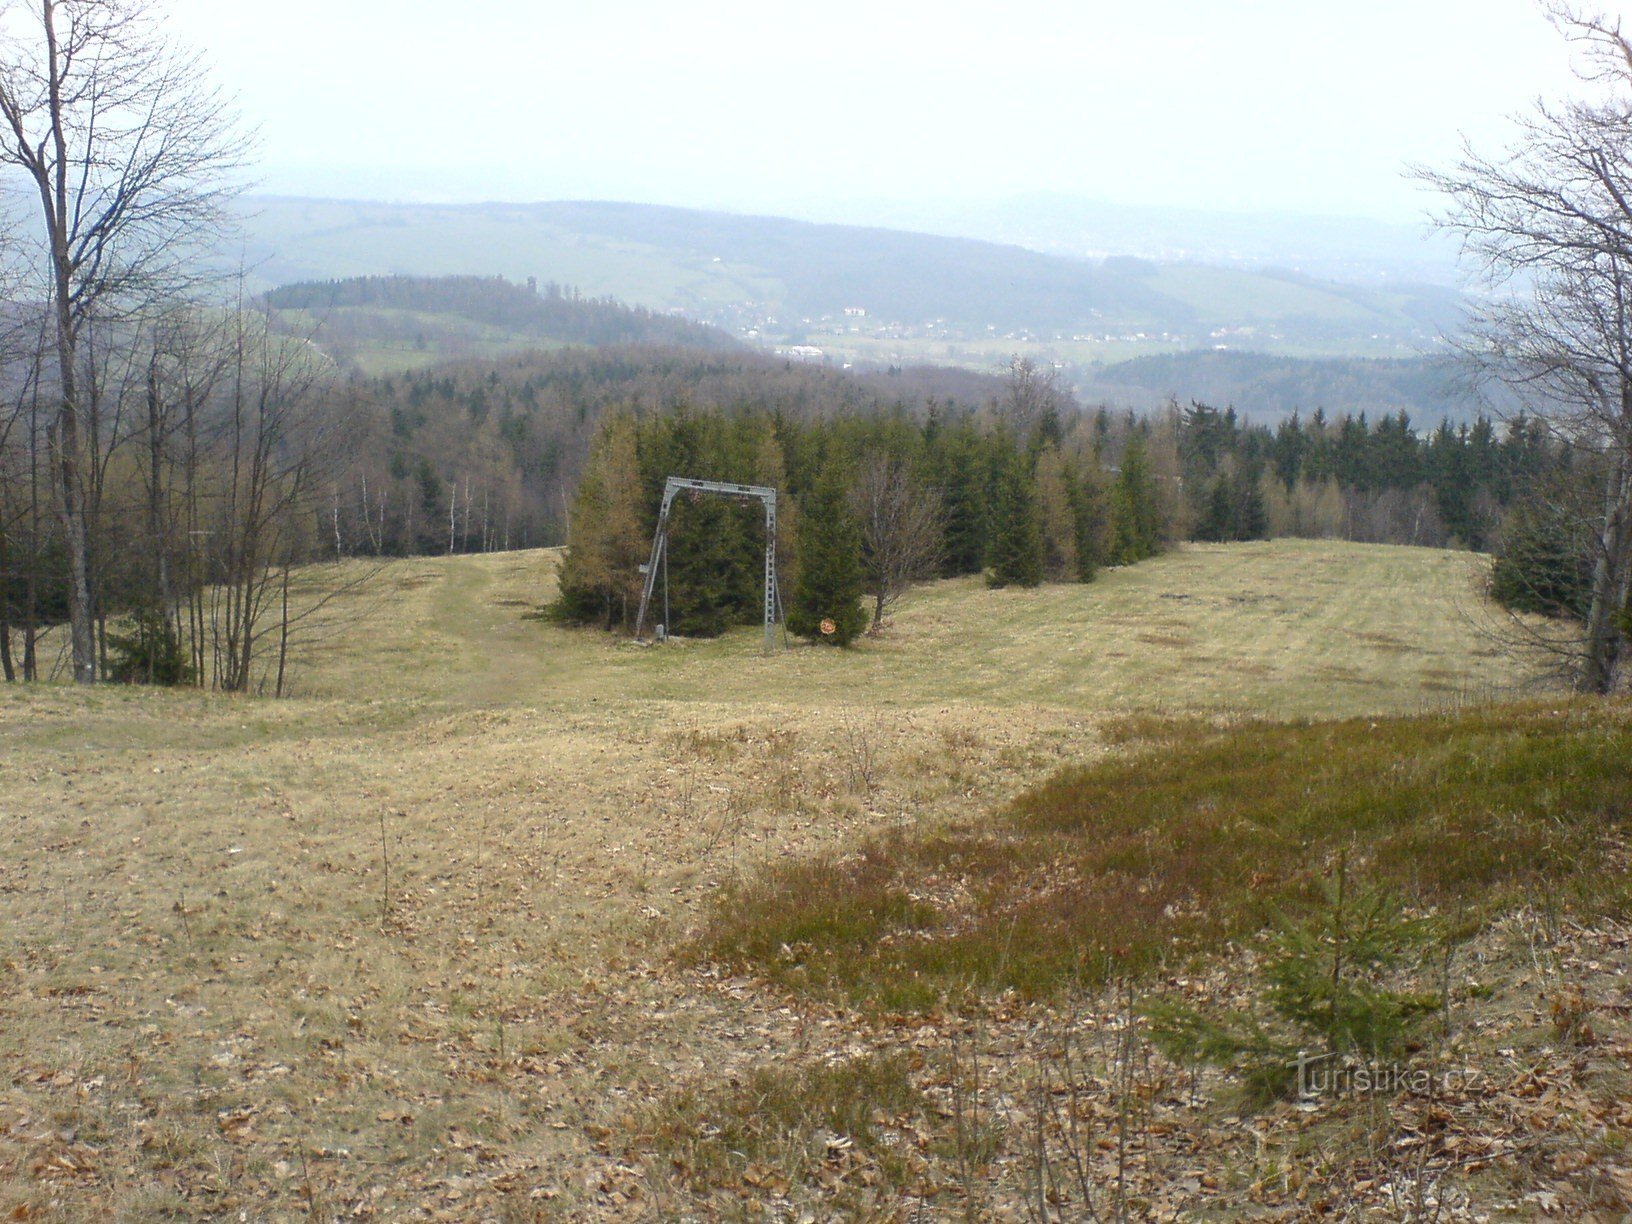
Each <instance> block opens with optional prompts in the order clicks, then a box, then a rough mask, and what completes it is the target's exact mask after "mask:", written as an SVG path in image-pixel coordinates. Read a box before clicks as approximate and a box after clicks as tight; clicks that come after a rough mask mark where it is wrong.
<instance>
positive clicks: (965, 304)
mask: <svg viewBox="0 0 1632 1224" xmlns="http://www.w3.org/2000/svg"><path fill="white" fill-rule="evenodd" d="M251 204H252V209H253V211H252V213H251V215H250V216H249V217H248V218H247V219H246V227H247V230H248V233H249V237H250V251H249V254H250V259H251V262H252V264H254V265H255V266H256V267H257V270H258V273H259V275H260V276H262V277H263V278H265V279H266V280H267V281H268V282H270V283H272V284H283V283H287V282H290V281H307V280H325V279H334V278H340V277H352V276H361V275H382V274H391V273H398V274H411V275H419V276H431V275H445V274H477V275H481V276H493V275H504V276H508V277H510V278H512V279H518V280H524V279H525V278H527V277H537V278H539V279H540V280H541V281H543V280H552V281H557V282H561V283H570V284H575V285H580V286H582V287H583V290H584V292H585V293H586V294H589V295H591V296H594V297H604V296H611V297H616V298H618V299H620V300H622V301H626V302H630V303H635V304H638V305H641V306H645V307H648V308H650V309H652V310H656V311H669V310H681V311H684V312H685V313H686V314H687V315H688V316H690V317H692V318H694V319H699V320H704V321H707V322H711V323H715V324H719V325H721V326H723V327H726V328H727V329H729V330H732V331H734V332H736V333H737V334H739V335H741V336H744V337H746V338H750V339H754V340H757V341H760V342H763V343H771V344H774V343H777V342H793V343H807V344H810V345H813V346H822V345H831V346H833V347H835V349H836V351H840V352H846V353H847V352H849V351H851V350H850V349H846V347H845V345H846V344H847V343H848V342H849V338H851V337H855V338H857V341H858V345H857V346H852V348H853V350H854V351H855V352H857V353H862V352H863V351H864V350H863V349H862V348H861V347H859V342H861V341H872V340H883V341H886V342H887V343H889V344H890V345H891V346H892V347H891V350H890V353H889V354H888V355H887V356H885V357H882V358H880V357H878V356H877V355H876V354H871V353H869V354H867V355H866V356H867V359H870V360H887V361H896V362H898V361H913V360H920V361H921V360H947V359H954V358H955V359H961V360H963V361H964V362H965V363H966V364H979V363H980V362H981V361H984V360H986V359H987V357H989V355H990V352H992V351H997V350H1001V349H1002V348H1003V347H1005V346H1012V345H1016V344H1018V343H1020V342H1024V341H1036V342H1042V343H1048V344H1056V345H1061V346H1064V347H1063V348H1062V351H1061V353H1060V355H1061V357H1062V359H1065V360H1070V361H1084V360H1092V359H1094V355H1095V354H1096V353H1097V352H1099V351H1100V349H1101V348H1103V347H1104V346H1106V345H1111V346H1122V347H1121V348H1120V349H1118V350H1117V352H1118V355H1119V356H1127V355H1130V352H1132V353H1137V352H1139V351H1141V347H1142V346H1143V347H1150V346H1161V347H1164V348H1169V349H1171V348H1189V347H1211V346H1212V345H1213V344H1215V343H1220V342H1227V343H1230V344H1231V345H1232V347H1245V348H1255V349H1266V350H1280V351H1289V352H1316V353H1331V354H1362V353H1363V354H1371V355H1388V354H1400V355H1405V354H1410V353H1414V352H1419V351H1421V350H1422V349H1423V348H1424V347H1425V346H1426V345H1427V344H1428V343H1429V342H1430V341H1431V340H1432V339H1433V337H1434V336H1435V335H1436V334H1437V333H1438V332H1439V331H1440V330H1441V329H1442V328H1446V327H1453V326H1455V324H1456V322H1457V320H1458V318H1459V314H1460V299H1459V297H1458V296H1457V294H1456V293H1455V292H1454V291H1451V290H1448V289H1446V288H1443V287H1440V286H1434V285H1395V286H1389V287H1387V288H1363V287H1358V286H1354V285H1346V284H1340V283H1336V282H1329V281H1321V280H1315V279H1312V278H1309V277H1306V276H1302V275H1299V274H1297V273H1293V272H1273V271H1265V270H1250V269H1243V268H1222V267H1210V266H1204V265H1200V264H1190V263H1152V262H1148V261H1144V260H1139V259H1130V258H1122V259H1107V260H1085V259H1077V258H1067V257H1063V256H1059V255H1048V254H1042V253H1039V252H1037V251H1032V250H1026V249H1024V248H1022V247H1018V246H1010V245H1003V244H1000V243H994V242H983V241H976V240H973V239H968V238H955V237H942V236H934V235H928V234H917V233H909V232H905V231H900V230H890V229H879V228H862V227H856V226H844V225H818V224H812V223H808V222H802V221H791V220H787V219H784V218H777V217H755V216H740V215H736V214H731V213H723V212H707V211H701V210H695V209H682V208H665V207H658V206H653V205H641V204H620V203H602V202H556V203H544V204H528V205H516V204H490V205H469V206H441V205H392V204H366V203H347V202H340V201H322V200H300V199H283V198H275V199H258V200H254V201H252V202H251ZM847 312H849V313H848V314H847ZM976 342H979V343H981V344H984V345H985V348H983V349H980V350H979V351H978V352H976V351H973V350H970V349H969V346H970V345H971V344H974V343H976ZM960 346H962V347H961V348H960ZM1073 346H1074V347H1073ZM1129 346H1131V348H1130V347H1129ZM948 350H951V351H950V352H949V351H948Z"/></svg>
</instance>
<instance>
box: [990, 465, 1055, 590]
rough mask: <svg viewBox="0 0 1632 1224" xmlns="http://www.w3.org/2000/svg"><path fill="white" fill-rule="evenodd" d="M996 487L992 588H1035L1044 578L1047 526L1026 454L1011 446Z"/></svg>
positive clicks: (994, 498) (994, 489) (993, 494)
mask: <svg viewBox="0 0 1632 1224" xmlns="http://www.w3.org/2000/svg"><path fill="white" fill-rule="evenodd" d="M1005 449H1006V452H1007V453H1006V454H1005V455H1004V457H1003V459H1002V461H1001V466H1000V467H999V469H998V472H997V479H996V482H995V484H994V487H993V490H992V537H991V549H990V557H989V559H990V561H991V565H992V570H991V573H989V574H988V575H987V576H986V585H987V586H991V587H1006V586H1019V587H1034V586H1037V585H1038V584H1039V583H1041V582H1042V580H1043V528H1042V521H1041V516H1040V514H1039V512H1038V506H1037V494H1036V490H1035V489H1034V488H1033V484H1032V476H1031V473H1030V472H1029V471H1028V470H1027V464H1026V460H1025V457H1024V455H1022V454H1019V453H1017V452H1016V451H1015V450H1014V449H1013V448H1012V447H1007V448H1005Z"/></svg>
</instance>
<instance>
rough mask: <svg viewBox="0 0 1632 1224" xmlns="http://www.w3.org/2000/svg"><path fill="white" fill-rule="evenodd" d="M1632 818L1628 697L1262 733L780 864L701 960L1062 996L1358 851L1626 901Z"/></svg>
mask: <svg viewBox="0 0 1632 1224" xmlns="http://www.w3.org/2000/svg"><path fill="white" fill-rule="evenodd" d="M1192 734H1193V732H1192ZM1629 811H1632V714H1629V712H1628V709H1627V707H1626V706H1624V705H1619V704H1616V705H1602V704H1562V705H1535V704H1530V705H1522V706H1503V707H1490V708H1486V709H1480V710H1476V711H1472V712H1464V713H1457V714H1446V715H1438V716H1421V717H1415V718H1395V719H1375V720H1374V719H1358V720H1350V721H1347V722H1339V723H1323V724H1297V725H1268V724H1254V725H1247V726H1242V727H1238V728H1235V729H1231V730H1228V731H1220V732H1215V733H1211V734H1205V735H1202V736H1201V737H1200V738H1198V739H1193V740H1191V741H1189V742H1183V743H1175V742H1166V743H1163V744H1161V745H1160V746H1159V747H1157V748H1155V749H1152V750H1148V751H1145V752H1143V753H1140V754H1137V755H1134V756H1132V757H1129V758H1121V759H1115V760H1111V761H1108V762H1105V763H1102V764H1098V765H1095V766H1092V767H1089V768H1083V769H1073V770H1068V771H1066V772H1064V773H1061V774H1060V775H1058V776H1057V777H1055V778H1054V779H1053V780H1052V781H1050V782H1048V783H1047V784H1045V785H1043V786H1041V787H1039V788H1037V789H1035V790H1032V791H1030V792H1028V793H1027V794H1025V795H1023V796H1022V797H1020V798H1019V799H1018V800H1016V801H1015V802H1014V803H1013V804H1011V805H1010V806H1008V807H1007V808H1006V809H1004V810H1003V811H1001V812H1000V813H998V814H997V815H996V816H994V817H993V818H991V819H989V820H988V821H985V822H970V821H965V822H962V823H958V824H954V825H952V826H949V827H946V828H944V829H941V830H938V831H926V832H917V831H900V830H897V831H894V832H892V833H889V834H885V835H881V836H878V837H875V838H873V839H871V840H870V841H868V842H866V843H865V844H864V845H863V846H862V847H861V848H860V849H859V850H858V851H857V852H855V853H852V854H846V855H834V856H829V857H824V858H816V859H811V860H807V861H803V862H797V863H793V864H788V865H779V866H776V867H773V868H770V869H768V870H766V871H764V872H762V873H760V874H758V875H754V876H752V877H750V878H748V879H746V880H745V881H743V882H741V883H738V884H737V885H735V886H733V887H731V888H729V889H727V890H726V891H725V892H724V894H723V895H722V896H721V897H720V899H719V900H718V901H717V902H716V903H715V906H714V908H713V911H712V913H711V915H710V917H709V918H708V920H707V922H706V925H705V927H704V929H703V931H702V932H701V934H700V935H699V936H698V937H697V938H696V939H695V940H694V941H693V942H692V943H691V944H690V945H689V946H688V948H687V949H686V950H685V953H684V955H686V956H689V957H696V958H701V959H706V960H712V961H716V962H719V963H722V964H724V965H727V966H729V967H731V968H732V969H734V970H737V971H749V972H753V973H757V974H761V975H763V976H765V977H766V978H768V979H770V980H772V981H775V982H777V983H779V984H782V985H784V986H786V987H790V988H793V989H796V990H803V991H813V992H816V993H818V994H821V995H826V996H835V997H839V998H844V999H848V1000H851V1001H854V1002H858V1003H862V1004H865V1005H868V1006H871V1007H876V1008H881V1009H885V1010H894V1009H903V1010H908V1009H920V1008H925V1007H929V1006H932V1005H934V1004H936V1003H937V1002H938V1001H940V1000H943V999H945V998H947V997H949V996H957V995H960V994H964V993H967V992H996V991H1002V990H1009V989H1012V990H1015V991H1018V992H1020V993H1021V994H1023V995H1027V996H1043V997H1046V996H1049V995H1052V994H1055V993H1057V992H1059V991H1061V990H1063V989H1066V988H1071V987H1078V986H1090V987H1091V986H1096V985H1100V984H1103V983H1104V982H1105V981H1106V980H1108V979H1110V978H1112V977H1119V976H1140V975H1148V974H1150V973H1151V972H1153V971H1156V970H1158V969H1160V968H1163V967H1172V966H1175V965H1178V964H1181V963H1183V962H1185V961H1187V960H1188V959H1190V958H1191V957H1194V956H1196V955H1200V954H1205V953H1208V952H1214V951H1217V950H1219V949H1220V948H1222V947H1223V946H1224V945H1225V944H1226V943H1227V942H1228V941H1230V940H1234V939H1241V938H1245V937H1248V936H1250V935H1251V934H1252V933H1254V932H1256V931H1258V930H1261V929H1263V928H1264V927H1265V926H1266V925H1267V924H1268V923H1270V922H1272V921H1273V920H1274V919H1275V917H1276V915H1277V914H1292V915H1295V914H1297V913H1299V912H1300V911H1302V910H1304V909H1306V908H1307V907H1309V906H1311V905H1314V904H1317V903H1318V899H1319V895H1320V890H1319V888H1318V881H1319V880H1320V878H1321V876H1322V875H1323V874H1324V873H1325V872H1327V871H1329V870H1330V869H1331V867H1332V864H1333V862H1334V861H1335V859H1336V857H1337V856H1338V855H1339V854H1343V855H1346V857H1347V860H1348V863H1349V865H1350V870H1351V871H1353V872H1355V873H1357V874H1358V875H1359V876H1360V877H1362V878H1363V879H1364V880H1365V882H1366V883H1367V884H1369V885H1370V886H1372V887H1376V888H1381V889H1385V890H1388V891H1390V892H1392V893H1394V894H1396V895H1398V897H1399V898H1400V900H1401V901H1402V903H1405V904H1410V905H1415V906H1420V907H1436V906H1437V907H1449V908H1455V909H1457V910H1459V911H1463V912H1465V913H1466V914H1469V915H1477V914H1482V913H1490V912H1494V911H1495V910H1497V909H1499V908H1500V907H1502V906H1505V905H1511V904H1514V903H1523V902H1542V903H1545V904H1548V905H1560V906H1591V907H1594V908H1598V909H1605V908H1607V909H1613V910H1618V909H1620V908H1622V907H1623V905H1624V901H1625V883H1624V880H1623V878H1622V876H1623V873H1622V868H1621V864H1620V862H1619V855H1618V853H1617V841H1616V838H1617V837H1618V835H1619V833H1620V832H1621V830H1622V829H1623V828H1624V825H1625V822H1626V818H1627V815H1628V812H1629Z"/></svg>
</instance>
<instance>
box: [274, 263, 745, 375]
mask: <svg viewBox="0 0 1632 1224" xmlns="http://www.w3.org/2000/svg"><path fill="white" fill-rule="evenodd" d="M264 300H265V302H266V305H267V306H268V307H269V308H270V309H272V310H273V311H275V312H276V313H277V314H278V315H279V316H280V318H281V319H282V320H283V321H284V323H285V324H286V325H295V326H299V327H301V328H302V329H304V330H308V331H310V333H311V334H312V336H313V338H314V339H315V340H316V342H317V343H318V344H319V345H321V346H322V347H323V348H324V349H325V350H327V351H328V352H329V353H331V354H332V355H334V356H335V357H336V358H337V359H338V360H340V361H341V362H342V363H345V364H349V365H353V366H356V367H358V368H360V369H363V370H367V371H370V372H384V371H386V370H393V369H408V368H414V367H417V366H422V365H430V364H433V363H435V362H438V361H443V360H448V359H455V358H461V357H471V356H488V357H495V356H497V355H499V354H501V353H506V352H511V351H514V350H517V349H525V348H545V349H548V348H555V347H559V346H561V345H567V344H583V345H595V346H601V345H628V344H641V345H656V346H661V347H683V348H702V349H734V348H738V347H740V346H739V345H738V343H737V342H736V341H735V340H733V339H732V338H731V336H729V335H728V334H726V333H725V332H723V331H721V330H719V329H718V328H715V327H709V326H707V325H706V324H702V323H695V322H692V321H691V320H689V319H685V318H681V317H676V316H673V315H665V314H656V313H654V312H652V311H651V310H648V309H646V308H645V307H639V306H625V305H624V304H623V303H621V302H618V301H615V300H613V299H611V298H590V297H585V296H583V295H582V294H581V293H579V292H577V291H576V290H573V289H569V288H565V287H563V286H561V285H559V284H555V283H550V284H547V285H544V286H542V287H540V286H538V285H537V284H536V282H535V283H531V284H526V285H517V284H512V283H511V282H510V281H508V280H505V279H504V278H503V277H497V276H440V277H429V276H363V277H352V278H349V279H346V280H334V281H302V282H298V283H295V284H291V285H283V286H280V287H278V288H276V289H273V290H271V291H270V292H268V293H267V294H266V295H265V298H264Z"/></svg>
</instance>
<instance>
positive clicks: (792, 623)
mask: <svg viewBox="0 0 1632 1224" xmlns="http://www.w3.org/2000/svg"><path fill="white" fill-rule="evenodd" d="M799 509H800V515H799V578H798V581H797V582H795V583H794V587H793V595H792V598H791V599H790V600H789V601H788V607H787V616H788V631H789V632H790V633H794V634H797V635H798V636H799V637H802V638H809V639H810V640H811V641H814V642H826V643H828V644H829V645H832V646H848V645H849V644H850V643H851V642H852V641H854V640H855V638H856V635H857V634H859V633H861V631H862V630H864V629H866V628H867V610H866V609H865V608H864V607H862V603H861V597H862V587H863V585H864V578H863V573H862V562H861V532H860V531H859V529H858V528H857V526H856V521H855V518H854V516H853V515H852V514H851V512H850V507H849V503H848V499H847V498H846V496H845V489H844V485H843V483H842V481H841V480H840V478H839V473H838V469H837V468H836V467H835V466H833V465H832V464H831V463H830V464H829V466H827V467H826V468H825V469H824V470H823V471H822V472H821V473H820V475H819V476H818V478H817V482H816V485H815V487H814V488H812V489H811V491H810V493H809V494H808V495H807V496H806V498H805V500H804V501H803V503H802V504H801V505H800V508H799Z"/></svg>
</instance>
